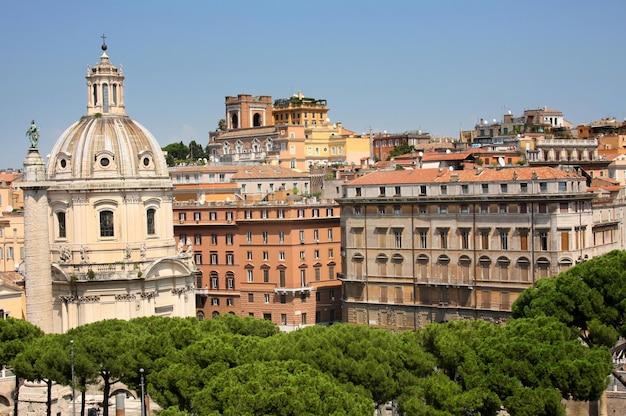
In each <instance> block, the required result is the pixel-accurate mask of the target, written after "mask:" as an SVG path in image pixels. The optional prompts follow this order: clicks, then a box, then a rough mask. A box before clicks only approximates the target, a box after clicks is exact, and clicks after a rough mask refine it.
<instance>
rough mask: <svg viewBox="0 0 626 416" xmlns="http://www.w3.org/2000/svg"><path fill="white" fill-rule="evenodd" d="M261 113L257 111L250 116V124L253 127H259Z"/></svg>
mask: <svg viewBox="0 0 626 416" xmlns="http://www.w3.org/2000/svg"><path fill="white" fill-rule="evenodd" d="M261 121H262V119H261V114H259V113H254V116H252V125H253V127H261Z"/></svg>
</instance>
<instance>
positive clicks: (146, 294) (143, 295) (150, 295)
mask: <svg viewBox="0 0 626 416" xmlns="http://www.w3.org/2000/svg"><path fill="white" fill-rule="evenodd" d="M156 295H157V293H156V292H154V291H153V292H140V293H139V296H140V297H141V299H152V298H155V297H156Z"/></svg>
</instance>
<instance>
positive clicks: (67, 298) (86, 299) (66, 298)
mask: <svg viewBox="0 0 626 416" xmlns="http://www.w3.org/2000/svg"><path fill="white" fill-rule="evenodd" d="M59 299H60V300H61V301H62V302H63V303H65V304H67V303H98V302H100V296H98V295H90V296H74V295H63V296H59Z"/></svg>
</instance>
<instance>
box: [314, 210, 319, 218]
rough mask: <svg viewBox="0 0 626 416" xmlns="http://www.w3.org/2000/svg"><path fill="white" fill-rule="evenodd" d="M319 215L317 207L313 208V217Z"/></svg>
mask: <svg viewBox="0 0 626 416" xmlns="http://www.w3.org/2000/svg"><path fill="white" fill-rule="evenodd" d="M319 216H320V210H319V208H313V218H317V217H319Z"/></svg>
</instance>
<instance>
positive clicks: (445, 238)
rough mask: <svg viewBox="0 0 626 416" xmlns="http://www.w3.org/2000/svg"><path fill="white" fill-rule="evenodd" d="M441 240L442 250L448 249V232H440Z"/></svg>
mask: <svg viewBox="0 0 626 416" xmlns="http://www.w3.org/2000/svg"><path fill="white" fill-rule="evenodd" d="M439 240H440V241H441V248H448V230H439Z"/></svg>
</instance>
